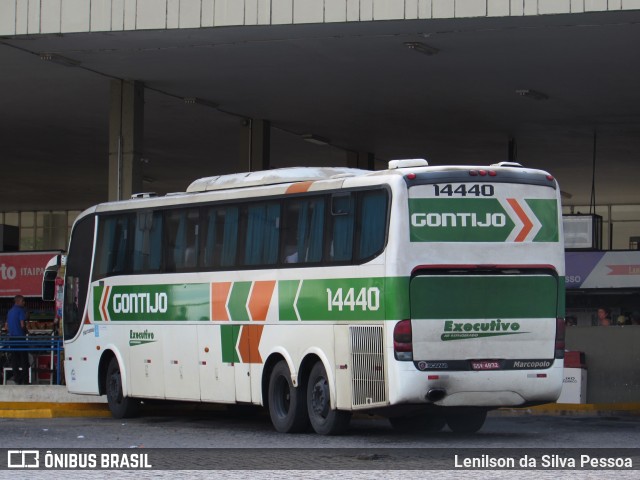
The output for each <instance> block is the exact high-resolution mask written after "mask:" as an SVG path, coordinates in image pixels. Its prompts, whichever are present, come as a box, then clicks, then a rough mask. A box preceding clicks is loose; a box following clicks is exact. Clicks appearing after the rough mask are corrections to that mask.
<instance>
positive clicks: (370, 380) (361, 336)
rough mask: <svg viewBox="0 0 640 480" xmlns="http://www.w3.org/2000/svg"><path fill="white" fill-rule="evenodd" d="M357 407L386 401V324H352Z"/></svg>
mask: <svg viewBox="0 0 640 480" xmlns="http://www.w3.org/2000/svg"><path fill="white" fill-rule="evenodd" d="M349 332H350V335H351V364H352V366H353V368H352V369H351V374H352V382H353V400H352V401H353V406H354V407H368V406H375V405H381V404H386V401H387V399H386V388H385V383H386V382H385V371H384V356H383V351H384V350H383V345H382V325H380V326H377V325H376V326H372V325H371V326H370V325H366V326H351V327H349Z"/></svg>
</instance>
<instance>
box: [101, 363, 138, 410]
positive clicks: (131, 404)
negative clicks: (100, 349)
mask: <svg viewBox="0 0 640 480" xmlns="http://www.w3.org/2000/svg"><path fill="white" fill-rule="evenodd" d="M105 387H106V388H105V390H106V392H107V402H108V404H109V410H111V415H113V416H114V417H115V418H129V417H133V416H135V415H136V414H137V413H138V409H139V406H140V402H139V401H138V400H136V399H135V398H131V397H125V396H124V395H123V394H122V375H121V374H120V364H119V363H118V359H117V358H115V357H114V358H112V359H111V361H110V362H109V367H108V368H107V378H106V385H105Z"/></svg>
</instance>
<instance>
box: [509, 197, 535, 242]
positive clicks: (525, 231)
mask: <svg viewBox="0 0 640 480" xmlns="http://www.w3.org/2000/svg"><path fill="white" fill-rule="evenodd" d="M507 202H509V205H511V208H513V210H514V211H515V212H516V215H518V218H520V221H521V222H522V224H523V226H522V230H520V233H518V235H517V236H516V239H515V241H516V242H524V239H525V238H527V235H529V232H530V231H531V229H533V223H531V220H529V217H527V214H526V213H525V212H524V210H523V209H522V207H521V206H520V204H519V203H518V201H517V200H516V199H515V198H507Z"/></svg>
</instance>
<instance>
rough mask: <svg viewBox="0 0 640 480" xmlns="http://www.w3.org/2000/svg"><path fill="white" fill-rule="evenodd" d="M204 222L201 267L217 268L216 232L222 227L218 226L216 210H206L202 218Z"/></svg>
mask: <svg viewBox="0 0 640 480" xmlns="http://www.w3.org/2000/svg"><path fill="white" fill-rule="evenodd" d="M203 218H204V219H205V220H206V225H204V226H203V228H204V229H205V235H204V239H203V246H202V250H201V251H202V262H201V263H202V266H203V267H209V268H211V267H217V266H218V265H219V264H220V258H219V256H218V257H216V252H217V251H218V250H219V249H218V244H219V241H218V236H217V232H219V231H221V230H222V228H223V226H222V225H220V226H218V209H216V208H210V209H208V210H207V213H206V215H205V216H204V217H203Z"/></svg>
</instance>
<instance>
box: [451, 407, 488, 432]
mask: <svg viewBox="0 0 640 480" xmlns="http://www.w3.org/2000/svg"><path fill="white" fill-rule="evenodd" d="M446 419H447V425H449V428H450V429H451V431H452V432H454V433H476V432H477V431H478V430H480V429H481V428H482V426H483V425H484V422H485V420H486V419H487V410H485V409H480V408H479V409H469V410H464V411H461V412H452V413H448V414H447V415H446Z"/></svg>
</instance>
